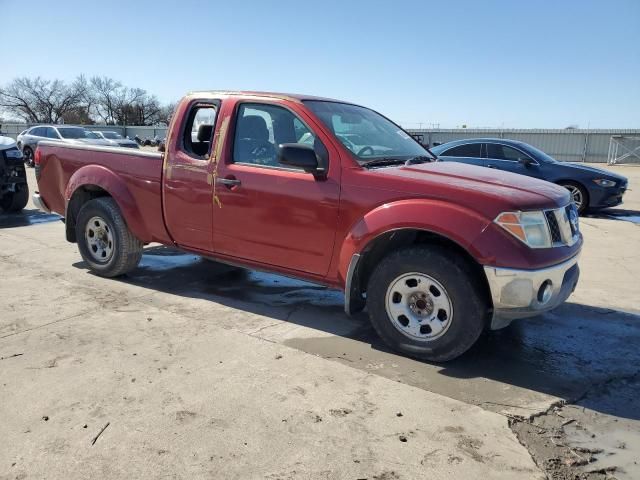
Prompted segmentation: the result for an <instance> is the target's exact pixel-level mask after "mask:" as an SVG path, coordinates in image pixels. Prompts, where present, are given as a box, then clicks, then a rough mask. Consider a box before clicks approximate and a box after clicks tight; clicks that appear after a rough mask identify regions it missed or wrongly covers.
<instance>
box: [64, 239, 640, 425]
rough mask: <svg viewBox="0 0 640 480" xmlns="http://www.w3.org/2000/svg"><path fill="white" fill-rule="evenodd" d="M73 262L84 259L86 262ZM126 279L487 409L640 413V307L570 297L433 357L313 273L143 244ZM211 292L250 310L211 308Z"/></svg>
mask: <svg viewBox="0 0 640 480" xmlns="http://www.w3.org/2000/svg"><path fill="white" fill-rule="evenodd" d="M75 266H76V267H78V268H86V266H85V264H84V263H83V262H79V263H77V264H75ZM120 281H121V282H124V283H127V284H131V285H136V286H139V287H144V288H148V289H151V290H155V291H158V292H164V293H170V294H172V295H167V296H165V295H160V296H155V297H154V303H155V304H158V305H162V306H163V307H164V308H167V309H169V310H172V311H180V312H181V313H188V314H189V315H190V316H192V317H196V318H198V319H201V320H202V322H215V324H216V325H217V326H221V327H223V328H230V329H236V330H240V331H243V332H244V333H248V334H251V335H253V336H257V337H260V338H263V339H265V340H269V341H273V342H277V343H281V344H284V345H287V346H289V347H293V348H296V349H299V350H302V351H305V352H308V353H311V354H315V355H319V356H322V357H325V358H328V359H332V360H335V361H338V362H342V363H344V364H345V365H349V366H351V367H353V368H358V369H361V370H363V371H366V372H369V373H373V374H376V375H380V376H383V377H386V378H390V379H393V380H396V381H399V382H402V383H405V384H409V385H413V386H415V387H418V388H422V389H424V390H429V391H432V392H435V393H440V394H443V395H446V396H449V397H451V398H456V399H459V400H461V401H464V402H467V403H474V404H477V405H480V406H482V407H484V408H488V409H490V410H494V411H502V410H504V409H508V408H509V407H516V408H518V409H520V411H524V412H525V413H526V411H527V409H528V408H531V409H532V411H531V413H535V411H536V408H537V409H539V408H540V407H539V404H544V402H550V400H549V397H548V396H552V397H556V398H557V399H564V400H567V401H571V402H573V401H576V400H581V401H583V402H586V401H590V402H591V404H590V405H589V408H592V409H593V410H596V411H600V412H602V413H609V414H612V415H618V416H624V417H627V418H633V419H640V409H637V408H632V407H631V405H626V404H620V403H619V402H615V401H611V399H612V398H614V397H616V394H615V392H614V390H615V389H618V390H616V391H619V389H620V388H625V383H624V382H635V383H638V382H640V373H639V372H640V350H639V349H638V347H637V346H638V345H639V344H640V316H638V315H635V314H632V313H625V312H621V311H616V310H612V309H602V308H596V307H591V306H586V305H580V304H572V303H568V304H565V305H563V306H562V307H560V308H558V309H556V310H555V311H554V312H552V313H549V314H546V315H545V316H542V317H538V318H533V319H529V320H522V321H518V322H515V323H514V324H512V325H511V326H510V327H508V328H506V329H504V330H500V331H497V332H490V333H489V334H487V335H486V336H485V338H483V339H482V340H481V341H480V342H479V343H478V344H477V345H476V346H475V347H474V348H473V349H472V350H470V351H469V352H467V353H466V354H465V355H463V356H462V357H461V358H459V359H457V360H455V361H453V362H449V363H446V364H435V363H429V362H424V361H419V360H415V359H411V358H408V357H405V356H402V355H399V354H397V353H395V352H392V351H390V349H388V348H387V347H386V346H385V345H384V344H383V343H382V342H381V341H380V339H379V338H378V337H377V335H376V334H375V332H374V331H373V329H372V327H371V326H370V324H369V321H368V318H367V316H366V314H365V313H362V314H358V315H356V316H355V317H353V318H349V317H347V316H346V315H345V314H344V312H343V303H342V302H343V296H342V293H341V292H338V291H334V290H330V289H328V288H325V287H322V286H318V285H315V284H311V283H308V282H303V281H299V280H293V279H289V278H286V277H283V276H280V275H273V274H267V273H261V272H255V271H251V270H244V269H237V268H231V267H227V266H224V265H221V264H218V263H215V262H209V261H206V260H203V259H201V258H200V257H197V256H195V255H191V254H185V253H182V252H179V251H176V250H173V249H170V248H167V247H150V248H147V249H145V254H144V256H143V260H142V262H141V264H140V267H139V268H138V269H136V270H135V271H134V272H132V273H131V274H129V275H127V276H126V277H123V278H122V279H120ZM185 299H200V300H205V301H202V302H193V301H189V302H185ZM210 302H215V303H216V304H219V305H223V306H226V307H230V308H233V309H236V310H239V311H241V312H244V313H247V314H249V315H247V316H240V317H239V316H238V315H228V316H222V315H219V314H218V315H217V316H215V317H213V316H212V315H211V303H210ZM218 312H219V310H218ZM265 317H266V318H267V319H268V320H265ZM239 318H240V319H241V322H242V323H239V320H238V319H239ZM245 318H246V320H245ZM270 320H276V321H275V322H273V321H270ZM245 322H246V323H245ZM298 327H307V328H298ZM614 387H615V388H614ZM603 389H604V390H603ZM607 389H611V394H609V392H608V391H607ZM621 397H625V396H624V395H623V396H621ZM625 398H629V397H628V396H626V397H625ZM532 405H538V406H537V407H534V406H532Z"/></svg>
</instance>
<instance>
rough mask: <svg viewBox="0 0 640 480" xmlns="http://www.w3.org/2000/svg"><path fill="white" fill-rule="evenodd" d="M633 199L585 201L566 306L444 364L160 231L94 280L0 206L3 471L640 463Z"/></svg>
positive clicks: (351, 473) (372, 472)
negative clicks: (136, 259)
mask: <svg viewBox="0 0 640 480" xmlns="http://www.w3.org/2000/svg"><path fill="white" fill-rule="evenodd" d="M613 168H614V169H615V171H617V172H620V173H622V174H624V175H627V176H628V177H629V178H630V185H631V188H632V189H633V188H634V187H635V185H640V167H632V166H627V167H625V166H618V167H613ZM29 172H30V175H32V173H33V171H32V170H29ZM30 181H31V186H32V189H33V187H34V182H33V177H31V178H30ZM634 215H635V217H634ZM638 215H640V190H631V191H629V192H628V194H627V196H626V201H625V204H624V205H623V206H621V207H620V208H618V209H613V210H611V211H608V212H603V213H600V214H598V215H594V216H590V217H588V218H583V219H582V221H581V228H582V231H583V233H584V236H585V240H586V241H585V248H584V250H583V254H582V258H581V269H582V276H581V280H580V284H579V286H578V288H577V290H576V292H575V293H574V295H573V296H572V297H571V298H570V299H569V302H568V303H567V304H566V305H564V306H562V307H560V308H558V309H557V310H556V311H554V312H552V313H549V314H547V315H545V316H543V317H540V318H536V319H530V320H522V321H518V322H516V323H514V324H513V325H512V326H511V327H509V328H507V329H505V330H502V331H499V332H494V333H492V334H491V335H489V336H488V337H487V338H486V339H484V341H482V342H481V343H480V344H479V345H478V346H477V347H475V348H474V349H473V350H472V351H471V352H469V353H468V354H466V355H465V356H463V357H462V358H460V359H458V360H456V361H454V362H451V363H447V364H442V365H438V364H430V363H426V362H419V361H415V360H411V359H408V358H405V357H402V356H400V355H397V354H395V353H393V352H390V351H389V350H388V349H387V348H386V347H385V346H384V345H383V344H382V343H381V342H380V341H379V340H378V339H377V338H376V336H375V334H374V333H373V332H372V329H371V328H370V326H369V324H368V320H367V318H366V316H365V315H364V314H363V315H359V316H357V317H355V318H351V319H349V318H347V317H346V316H345V315H344V314H343V313H342V295H341V294H340V293H339V292H334V291H331V290H327V289H325V288H324V287H319V286H316V285H312V284H309V283H305V282H300V281H295V280H291V279H287V278H284V277H281V276H277V275H270V274H264V273H258V272H253V271H244V270H233V269H229V268H227V267H223V266H220V265H217V264H213V263H211V262H207V261H204V260H201V259H200V258H198V257H196V256H194V255H190V254H183V253H181V252H178V251H175V250H172V249H168V248H165V247H160V246H150V247H147V249H146V250H145V255H144V256H143V260H142V263H141V265H140V267H139V268H138V269H137V270H136V271H134V272H133V273H132V274H130V275H128V276H126V277H125V278H122V279H118V280H113V279H112V280H108V279H102V278H99V277H97V276H95V275H92V274H91V273H89V272H88V271H87V269H86V266H85V265H84V263H83V262H82V260H81V257H80V255H79V253H78V252H77V249H76V246H75V245H72V244H69V243H67V242H66V241H65V240H64V229H63V224H62V223H61V222H59V221H58V220H57V219H56V218H55V217H53V216H48V215H45V214H42V213H38V212H37V211H35V209H34V208H33V206H29V207H28V208H27V210H26V211H25V213H24V214H22V215H3V216H2V217H0V258H1V259H2V263H1V268H0V419H1V420H2V421H0V438H2V440H3V441H2V448H0V478H7V479H9V478H12V479H13V478H64V479H68V478H142V477H144V478H165V477H166V478H224V479H231V478H238V479H246V478H267V479H297V478H305V479H306V478H309V479H316V478H322V479H325V478H328V479H333V478H335V479H346V478H352V479H358V478H367V479H413V478H447V479H448V478H453V479H457V478H461V479H466V478H477V477H481V476H482V477H484V478H491V479H494V478H506V479H510V478H545V475H549V476H553V478H574V477H573V476H571V475H574V476H575V475H578V478H580V476H582V477H583V478H590V479H591V478H610V477H615V478H638V477H640V467H639V466H638V464H637V462H638V458H640V412H639V411H638V408H637V406H636V399H637V398H638V395H639V394H640V352H639V351H638V345H639V344H640V343H639V341H640V300H639V299H640V282H638V281H637V279H638V274H637V270H638V266H640V248H639V247H640V230H639V228H640V227H639V225H638V223H634V220H635V221H636V222H637V218H636V217H637V216H638Z"/></svg>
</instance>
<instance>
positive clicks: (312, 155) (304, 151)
mask: <svg viewBox="0 0 640 480" xmlns="http://www.w3.org/2000/svg"><path fill="white" fill-rule="evenodd" d="M278 163H281V164H282V165H287V166H290V167H297V168H302V169H303V170H304V171H305V172H307V173H313V174H314V175H318V174H321V173H322V172H321V171H320V169H319V165H318V157H317V156H316V152H315V150H314V149H313V147H311V146H309V145H304V144H302V143H282V144H280V146H279V147H278Z"/></svg>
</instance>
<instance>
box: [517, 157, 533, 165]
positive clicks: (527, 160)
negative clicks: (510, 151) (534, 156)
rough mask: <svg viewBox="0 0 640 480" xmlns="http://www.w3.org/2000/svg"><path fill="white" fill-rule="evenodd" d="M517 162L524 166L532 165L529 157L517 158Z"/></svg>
mask: <svg viewBox="0 0 640 480" xmlns="http://www.w3.org/2000/svg"><path fill="white" fill-rule="evenodd" d="M518 162H520V163H521V164H522V165H524V166H525V167H529V166H531V165H533V160H531V159H530V158H529V157H524V158H519V159H518Z"/></svg>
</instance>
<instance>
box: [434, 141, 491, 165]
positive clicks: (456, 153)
mask: <svg viewBox="0 0 640 480" xmlns="http://www.w3.org/2000/svg"><path fill="white" fill-rule="evenodd" d="M438 158H440V159H442V160H443V161H446V162H459V163H467V164H469V165H478V166H479V167H482V166H484V159H483V158H482V143H480V142H470V143H463V144H462V145H456V146H453V147H451V148H449V149H447V150H445V151H443V152H442V153H441V154H440V155H438Z"/></svg>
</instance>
